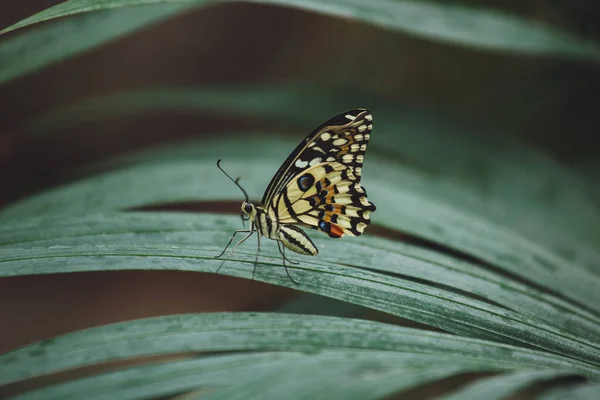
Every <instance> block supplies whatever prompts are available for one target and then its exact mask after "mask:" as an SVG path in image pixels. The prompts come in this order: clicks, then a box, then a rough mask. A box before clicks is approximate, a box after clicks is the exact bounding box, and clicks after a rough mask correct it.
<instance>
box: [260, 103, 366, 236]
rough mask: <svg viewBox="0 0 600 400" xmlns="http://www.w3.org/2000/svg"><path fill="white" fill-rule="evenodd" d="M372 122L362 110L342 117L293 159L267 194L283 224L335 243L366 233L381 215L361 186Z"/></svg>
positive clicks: (324, 127)
mask: <svg viewBox="0 0 600 400" xmlns="http://www.w3.org/2000/svg"><path fill="white" fill-rule="evenodd" d="M372 120H373V118H372V116H371V114H370V113H369V112H368V111H367V110H362V109H357V110H351V111H348V112H346V113H343V114H340V115H338V116H337V117H334V118H332V119H331V120H329V121H327V122H326V123H325V124H323V125H321V126H320V127H319V128H317V130H316V131H315V132H313V133H312V134H311V135H309V136H308V137H307V138H306V139H305V140H304V141H303V142H302V143H301V145H300V146H299V147H298V148H297V149H296V151H295V152H293V153H292V154H291V155H290V157H288V159H287V160H286V162H285V163H284V165H282V167H281V168H280V169H279V171H278V172H277V174H276V175H275V178H274V180H273V181H272V182H271V184H270V185H269V188H267V192H266V193H265V198H266V199H267V201H268V203H264V204H265V205H266V207H268V208H269V209H270V211H271V212H272V214H274V216H276V218H277V220H278V222H279V223H280V224H298V223H299V224H302V225H304V226H307V227H310V228H313V229H317V230H320V231H322V232H325V233H327V234H328V235H329V236H330V237H334V238H339V237H342V236H343V235H344V234H348V235H351V236H359V235H360V234H362V232H363V231H364V229H365V228H366V227H367V226H368V225H369V223H370V214H371V213H372V212H373V211H375V205H374V204H372V203H371V202H369V201H368V200H367V194H366V191H365V190H364V188H363V187H362V186H361V185H360V175H361V169H362V163H363V158H364V154H365V151H366V148H367V144H368V141H369V137H370V132H371V130H372ZM277 179H279V180H277ZM270 190H271V191H274V192H273V193H269V191H270Z"/></svg>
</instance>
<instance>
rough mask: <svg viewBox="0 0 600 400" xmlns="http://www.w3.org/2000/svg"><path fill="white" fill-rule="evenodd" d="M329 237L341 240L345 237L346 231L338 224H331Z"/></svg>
mask: <svg viewBox="0 0 600 400" xmlns="http://www.w3.org/2000/svg"><path fill="white" fill-rule="evenodd" d="M329 232H330V233H329V236H331V237H333V238H341V237H342V236H344V230H343V229H342V228H341V227H340V226H339V225H336V224H331V228H330V231H329Z"/></svg>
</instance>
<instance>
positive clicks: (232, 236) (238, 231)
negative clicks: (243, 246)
mask: <svg viewBox="0 0 600 400" xmlns="http://www.w3.org/2000/svg"><path fill="white" fill-rule="evenodd" d="M242 232H244V233H250V235H251V234H252V233H253V232H254V230H252V229H239V230H237V231H235V232H233V235H231V238H229V242H228V243H227V246H225V248H224V249H223V251H222V252H221V254H219V255H218V256H216V257H215V258H221V257H223V254H225V252H226V251H227V249H228V248H229V246H231V242H233V238H235V235H237V234H238V233H242ZM250 235H247V236H246V237H245V238H244V239H242V240H241V241H240V243H242V242H243V241H244V240H246V239H247V238H248V237H249V236H250ZM240 243H238V244H236V245H235V247H237V246H238V245H239V244H240ZM235 247H234V248H233V251H235Z"/></svg>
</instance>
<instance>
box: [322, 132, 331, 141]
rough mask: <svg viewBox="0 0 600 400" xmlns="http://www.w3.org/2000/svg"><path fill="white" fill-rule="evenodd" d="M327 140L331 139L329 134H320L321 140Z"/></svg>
mask: <svg viewBox="0 0 600 400" xmlns="http://www.w3.org/2000/svg"><path fill="white" fill-rule="evenodd" d="M329 139H331V133H329V132H325V133H321V140H323V141H325V142H326V141H328V140H329Z"/></svg>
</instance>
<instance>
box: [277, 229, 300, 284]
mask: <svg viewBox="0 0 600 400" xmlns="http://www.w3.org/2000/svg"><path fill="white" fill-rule="evenodd" d="M277 249H278V250H279V253H281V255H282V257H283V268H285V273H286V274H287V276H288V278H290V281H292V282H294V283H295V284H296V285H297V284H298V282H296V281H295V280H294V278H292V276H291V275H290V271H289V270H288V269H287V266H286V265H285V260H288V258H287V257H286V256H285V246H284V247H283V250H282V248H281V241H279V240H278V241H277ZM288 261H290V260H288ZM290 262H291V261H290ZM294 264H298V262H294Z"/></svg>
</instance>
